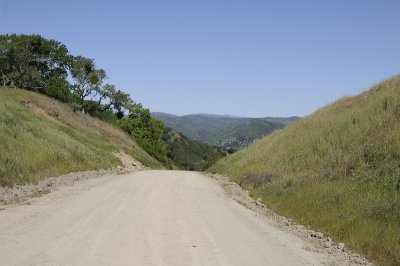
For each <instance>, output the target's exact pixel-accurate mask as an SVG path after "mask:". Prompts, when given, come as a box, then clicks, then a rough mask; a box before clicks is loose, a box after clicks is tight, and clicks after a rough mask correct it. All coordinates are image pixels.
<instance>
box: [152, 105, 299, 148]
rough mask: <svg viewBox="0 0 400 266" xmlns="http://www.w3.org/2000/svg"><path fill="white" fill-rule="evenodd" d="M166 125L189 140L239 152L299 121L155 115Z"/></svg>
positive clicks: (196, 115) (216, 116) (218, 116)
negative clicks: (275, 131)
mask: <svg viewBox="0 0 400 266" xmlns="http://www.w3.org/2000/svg"><path fill="white" fill-rule="evenodd" d="M152 115H153V116H154V117H155V118H157V119H160V120H162V121H163V122H164V124H165V125H166V126H167V127H169V128H171V129H173V130H174V131H177V132H180V133H182V134H184V135H186V136H187V137H189V138H190V139H193V140H195V141H200V142H203V143H205V144H208V145H214V146H219V147H222V148H225V149H227V150H232V151H234V150H239V149H242V148H243V147H245V146H247V145H248V144H250V143H252V142H254V141H255V140H257V139H260V138H262V137H264V136H266V135H268V134H270V133H272V132H273V131H274V130H276V129H280V128H283V127H284V126H286V125H287V124H289V123H291V122H293V121H295V120H297V119H299V117H297V116H291V117H263V118H250V117H236V116H231V115H215V114H188V115H182V116H178V115H174V114H169V113H163V112H153V113H152Z"/></svg>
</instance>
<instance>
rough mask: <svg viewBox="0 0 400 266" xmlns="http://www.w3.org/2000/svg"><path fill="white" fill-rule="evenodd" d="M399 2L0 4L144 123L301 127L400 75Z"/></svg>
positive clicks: (3, 18) (8, 21)
mask: <svg viewBox="0 0 400 266" xmlns="http://www.w3.org/2000/svg"><path fill="white" fill-rule="evenodd" d="M399 12H400V1H397V0H393V1H389V0H379V1H373V0H331V1H328V0H327V1H322V0H314V1H311V0H301V1H299V0H292V1H289V0H279V1H278V0H276V1H267V0H264V1H257V0H247V1H245V0H242V1H239V0H226V1H222V0H221V1H220V0H201V1H194V0H193V1H191V0H186V1H175V0H168V1H167V0H160V1H152V0H147V1H119V0H113V1H83V0H81V1H77V0H69V1H56V0H35V1H32V0H8V1H7V0H0V34H5V33H24V34H31V33H37V34H41V35H43V36H45V37H47V38H53V39H57V40H59V41H61V42H63V43H64V44H66V45H67V47H68V48H69V50H70V51H71V53H72V54H74V55H84V56H86V57H91V58H94V59H95V61H96V64H97V65H98V67H101V68H104V69H105V70H106V71H107V74H108V76H109V80H108V82H110V83H113V84H115V85H117V87H118V88H120V89H122V90H124V91H127V92H129V93H130V94H131V96H132V98H133V99H134V100H135V101H138V102H141V103H143V105H144V106H146V107H149V108H150V109H151V110H152V111H164V112H169V113H174V114H188V113H215V114H231V115H237V116H253V117H261V116H290V115H300V116H304V115H307V114H310V113H312V112H313V111H315V110H316V109H318V108H319V107H322V106H324V105H326V104H328V103H330V102H333V101H334V100H336V99H338V98H340V97H342V96H346V95H355V94H358V93H359V92H361V91H363V90H366V89H368V88H369V87H370V86H372V85H374V84H375V83H378V82H380V81H381V80H383V79H386V78H389V77H391V76H393V75H395V74H400V52H399V49H400V30H399V29H400V16H399V15H398V14H399Z"/></svg>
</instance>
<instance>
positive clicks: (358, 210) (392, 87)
mask: <svg viewBox="0 0 400 266" xmlns="http://www.w3.org/2000/svg"><path fill="white" fill-rule="evenodd" d="M209 171H211V172H217V173H221V174H224V175H227V176H230V177H231V178H232V179H233V180H235V181H236V182H238V183H239V184H241V185H243V186H246V187H248V188H250V190H251V193H252V194H253V195H254V196H256V197H261V198H262V199H263V201H264V203H265V204H266V205H268V206H270V207H271V208H272V209H273V210H275V211H276V212H278V213H280V214H282V215H285V216H288V217H291V218H294V219H295V220H296V221H297V222H299V223H302V224H305V225H309V226H311V227H312V228H313V229H315V230H320V231H322V232H324V233H326V234H328V235H330V236H332V238H334V239H335V240H337V241H340V242H344V243H346V244H347V245H348V246H349V247H351V248H352V249H354V250H356V251H358V252H361V253H363V254H365V255H366V256H367V257H368V258H369V259H371V260H374V261H376V262H378V263H379V264H382V265H399V264H400V77H394V78H392V79H390V80H386V81H384V82H382V83H380V84H378V85H376V86H374V87H373V88H372V89H371V90H369V91H367V92H365V93H363V94H361V95H359V96H355V97H346V98H343V99H340V100H339V101H337V102H335V103H333V104H331V105H329V106H327V107H325V108H322V109H320V110H318V111H317V112H316V113H314V114H312V115H311V116H309V117H306V118H304V119H302V120H299V121H297V122H294V123H293V124H290V125H288V126H287V127H286V128H284V129H282V130H278V131H276V132H274V133H272V135H270V136H268V137H266V138H264V139H262V140H260V141H258V142H256V143H254V144H252V145H250V146H249V147H248V148H246V149H244V150H242V151H239V152H238V153H236V154H233V155H231V156H229V157H228V158H225V159H222V160H220V161H219V162H218V163H217V164H216V165H214V166H212V167H211V168H210V169H209Z"/></svg>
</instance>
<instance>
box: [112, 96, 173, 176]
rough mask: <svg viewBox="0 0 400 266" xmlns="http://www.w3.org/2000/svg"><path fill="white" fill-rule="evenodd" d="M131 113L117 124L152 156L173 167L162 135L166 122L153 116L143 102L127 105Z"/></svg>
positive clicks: (168, 166)
mask: <svg viewBox="0 0 400 266" xmlns="http://www.w3.org/2000/svg"><path fill="white" fill-rule="evenodd" d="M127 109H128V110H129V115H128V117H127V118H122V119H120V120H118V121H117V125H118V126H119V127H120V128H121V129H122V130H124V131H125V132H127V133H128V134H130V135H132V136H134V137H135V139H136V141H137V143H138V144H139V145H140V146H141V147H142V148H143V149H144V150H145V151H146V152H147V153H149V154H150V155H151V156H153V157H154V158H156V159H157V160H158V161H160V162H162V163H163V164H164V165H165V166H166V167H167V168H171V167H172V164H171V161H170V160H169V159H168V157H167V151H166V147H165V144H164V142H163V141H162V139H161V137H162V134H163V130H164V124H163V122H161V121H160V120H158V119H155V118H153V117H151V115H150V110H149V109H147V108H144V107H143V106H142V105H141V104H137V103H131V104H130V105H127Z"/></svg>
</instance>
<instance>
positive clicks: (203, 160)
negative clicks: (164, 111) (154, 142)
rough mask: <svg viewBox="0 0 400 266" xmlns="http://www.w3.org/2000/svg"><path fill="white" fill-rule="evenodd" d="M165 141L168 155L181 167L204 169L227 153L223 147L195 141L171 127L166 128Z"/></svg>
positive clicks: (196, 169) (195, 169)
mask: <svg viewBox="0 0 400 266" xmlns="http://www.w3.org/2000/svg"><path fill="white" fill-rule="evenodd" d="M162 139H163V141H164V142H165V143H166V145H167V156H168V158H169V159H171V160H172V162H173V163H174V164H175V165H176V166H177V167H179V168H181V169H185V170H194V171H204V170H206V169H207V168H208V167H209V166H211V165H212V164H213V163H215V162H216V161H217V160H219V159H221V158H222V157H224V156H225V155H226V153H225V152H224V151H222V149H220V148H217V147H212V146H208V145H207V144H203V143H201V142H197V141H193V140H190V139H189V138H187V137H186V136H184V135H182V134H180V133H177V132H174V131H172V130H171V129H169V128H166V129H165V130H164V134H163V138H162Z"/></svg>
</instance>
